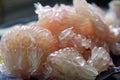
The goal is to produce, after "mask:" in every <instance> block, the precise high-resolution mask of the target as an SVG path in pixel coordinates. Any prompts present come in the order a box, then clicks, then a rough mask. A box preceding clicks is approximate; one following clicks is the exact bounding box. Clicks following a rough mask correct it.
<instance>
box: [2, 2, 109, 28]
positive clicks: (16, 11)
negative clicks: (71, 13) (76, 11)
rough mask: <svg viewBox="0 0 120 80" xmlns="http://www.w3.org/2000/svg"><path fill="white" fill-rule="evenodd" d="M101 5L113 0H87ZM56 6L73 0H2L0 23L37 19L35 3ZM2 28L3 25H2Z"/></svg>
mask: <svg viewBox="0 0 120 80" xmlns="http://www.w3.org/2000/svg"><path fill="white" fill-rule="evenodd" d="M87 1H88V2H89V3H96V4H97V5H98V6H101V7H105V8H107V7H108V3H109V2H110V1H111V0H87ZM36 2H40V3H41V4H42V5H50V6H54V5H55V4H56V3H58V4H60V3H64V4H72V0H0V25H3V24H5V23H8V22H9V23H10V22H13V21H16V20H22V19H23V20H24V19H26V18H28V19H31V20H37V15H36V14H35V12H34V10H35V8H34V6H33V3H36ZM0 28H1V26H0Z"/></svg>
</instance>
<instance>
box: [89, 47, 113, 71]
mask: <svg viewBox="0 0 120 80" xmlns="http://www.w3.org/2000/svg"><path fill="white" fill-rule="evenodd" d="M87 62H88V63H90V64H91V66H93V67H95V68H96V70H97V71H98V72H102V71H104V70H107V69H108V67H109V66H110V62H111V58H110V55H109V53H108V52H107V51H106V50H105V49H104V48H103V47H94V48H93V49H92V51H91V57H90V59H89V60H88V61H87Z"/></svg>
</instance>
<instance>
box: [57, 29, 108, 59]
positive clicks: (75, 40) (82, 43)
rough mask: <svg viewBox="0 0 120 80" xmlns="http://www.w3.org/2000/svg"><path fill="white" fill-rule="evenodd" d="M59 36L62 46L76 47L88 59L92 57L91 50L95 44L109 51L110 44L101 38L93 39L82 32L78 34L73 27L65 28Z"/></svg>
mask: <svg viewBox="0 0 120 80" xmlns="http://www.w3.org/2000/svg"><path fill="white" fill-rule="evenodd" d="M58 37H59V42H60V47H61V48H65V47H74V48H76V49H77V50H78V51H79V52H80V53H81V54H82V56H83V57H84V58H85V59H86V60H87V59H88V58H89V57H90V55H91V51H92V49H93V48H94V47H95V46H97V47H101V46H102V47H104V48H105V50H107V51H109V49H108V45H107V44H106V43H105V42H104V41H102V40H100V39H99V38H93V39H92V38H87V37H85V36H84V35H82V34H76V33H74V32H73V27H72V28H68V29H65V30H63V31H62V32H61V33H60V34H59V36H58Z"/></svg>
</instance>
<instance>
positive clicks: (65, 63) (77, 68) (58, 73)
mask: <svg viewBox="0 0 120 80" xmlns="http://www.w3.org/2000/svg"><path fill="white" fill-rule="evenodd" d="M47 64H48V65H49V69H50V68H51V69H50V70H48V72H46V73H49V74H47V75H46V76H49V77H57V78H60V79H66V80H82V79H87V80H94V79H95V76H96V75H98V72H97V71H96V69H95V68H94V67H92V66H90V65H88V64H87V63H86V61H85V60H84V58H83V57H82V55H80V54H79V52H78V51H77V50H76V49H74V48H72V47H71V48H64V49H60V50H58V51H55V52H53V53H51V54H50V55H49V57H48V59H47ZM47 67H48V66H47ZM81 73H82V74H81Z"/></svg>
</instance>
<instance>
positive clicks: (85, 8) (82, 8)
mask: <svg viewBox="0 0 120 80" xmlns="http://www.w3.org/2000/svg"><path fill="white" fill-rule="evenodd" d="M73 3H74V7H75V10H76V12H77V13H78V15H83V16H84V18H88V19H91V20H92V22H93V26H92V27H94V29H95V31H94V32H95V34H96V35H97V36H98V37H100V38H101V39H103V40H105V41H107V42H116V41H118V40H119V39H120V38H118V37H119V35H120V32H118V33H119V34H118V35H117V36H116V35H115V32H114V31H111V30H110V29H109V27H108V26H107V25H106V24H104V21H102V20H101V19H100V17H99V16H98V15H97V14H95V12H94V11H93V10H92V9H91V7H90V6H89V4H88V3H87V2H86V0H73ZM106 37H108V38H106Z"/></svg>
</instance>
